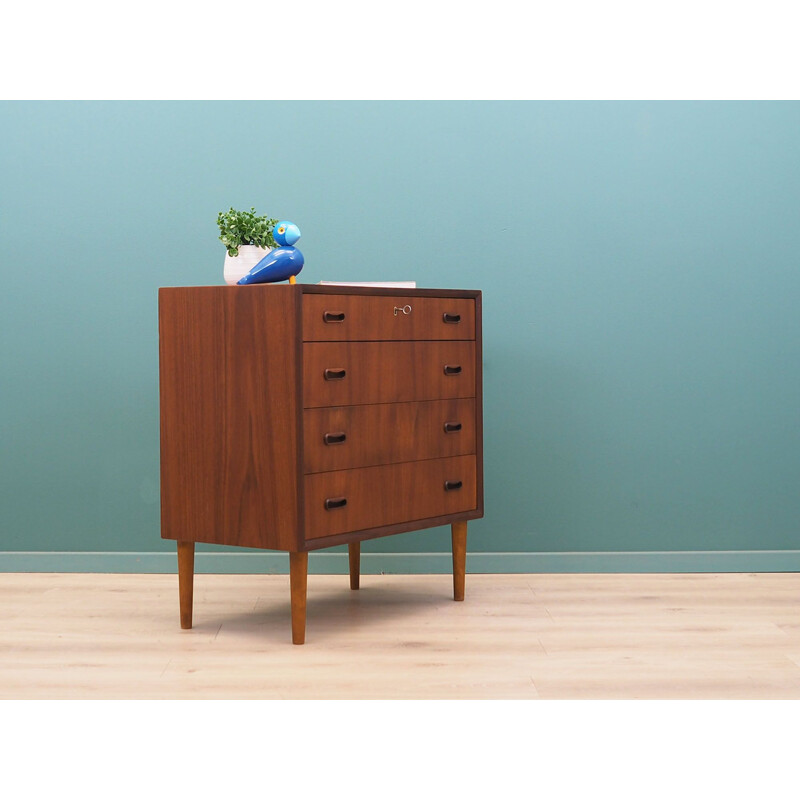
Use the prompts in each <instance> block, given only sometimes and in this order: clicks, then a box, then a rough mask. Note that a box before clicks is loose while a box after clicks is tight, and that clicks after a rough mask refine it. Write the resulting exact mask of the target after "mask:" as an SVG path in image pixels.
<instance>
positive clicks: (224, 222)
mask: <svg viewBox="0 0 800 800" xmlns="http://www.w3.org/2000/svg"><path fill="white" fill-rule="evenodd" d="M277 224H278V220H276V219H270V218H268V217H259V216H256V210H255V209H254V208H251V209H250V210H249V211H236V210H235V209H233V208H231V209H230V210H228V211H220V212H219V214H218V215H217V225H218V226H219V239H220V241H221V242H222V244H224V245H225V249H226V250H227V253H226V255H225V267H224V273H223V274H224V276H225V283H227V284H229V285H232V284H235V283H236V282H237V281H238V280H239V279H240V278H243V277H244V276H245V275H247V273H248V272H250V270H251V269H252V268H253V267H254V266H255V265H256V264H258V262H259V261H261V259H262V258H264V256H265V255H266V254H267V253H269V251H270V250H271V249H272V248H273V247H277V243H276V242H275V239H274V238H273V236H272V229H273V228H274V227H275V226H276V225H277Z"/></svg>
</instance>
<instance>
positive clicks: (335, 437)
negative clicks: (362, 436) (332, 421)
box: [322, 431, 347, 444]
mask: <svg viewBox="0 0 800 800" xmlns="http://www.w3.org/2000/svg"><path fill="white" fill-rule="evenodd" d="M322 439H323V441H324V442H325V444H342V443H343V442H344V441H345V439H347V434H346V433H345V432H344V431H336V433H326V434H325V435H324V436H323V437H322Z"/></svg>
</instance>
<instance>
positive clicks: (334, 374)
mask: <svg viewBox="0 0 800 800" xmlns="http://www.w3.org/2000/svg"><path fill="white" fill-rule="evenodd" d="M459 369H461V367H459ZM345 375H347V372H346V371H345V370H343V369H326V370H325V380H326V381H340V380H342V378H344V376H345Z"/></svg>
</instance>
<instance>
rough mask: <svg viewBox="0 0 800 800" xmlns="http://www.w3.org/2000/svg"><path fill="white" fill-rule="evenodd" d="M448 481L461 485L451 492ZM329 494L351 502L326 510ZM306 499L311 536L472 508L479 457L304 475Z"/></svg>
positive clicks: (474, 498) (424, 517) (374, 526)
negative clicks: (446, 482) (476, 460)
mask: <svg viewBox="0 0 800 800" xmlns="http://www.w3.org/2000/svg"><path fill="white" fill-rule="evenodd" d="M445 481H454V482H455V481H460V482H461V484H462V485H461V487H460V488H458V489H455V490H451V491H447V490H446V489H445ZM328 498H343V499H346V501H347V504H346V505H345V506H343V507H341V508H336V509H334V510H331V511H327V510H326V509H325V500H326V499H328ZM305 504H306V522H307V524H308V530H309V534H310V535H309V538H318V537H321V536H332V535H334V534H337V533H345V532H348V531H353V532H358V531H359V530H362V529H364V528H378V527H380V526H382V525H390V524H392V523H395V522H403V521H407V520H414V519H426V518H429V517H438V516H442V515H446V514H454V513H457V512H459V511H468V510H470V509H474V508H475V506H476V497H475V456H458V457H456V458H437V459H432V460H430V461H416V462H411V463H405V464H389V465H386V466H382V467H364V468H361V469H349V470H337V471H336V472H319V473H316V474H314V475H306V478H305Z"/></svg>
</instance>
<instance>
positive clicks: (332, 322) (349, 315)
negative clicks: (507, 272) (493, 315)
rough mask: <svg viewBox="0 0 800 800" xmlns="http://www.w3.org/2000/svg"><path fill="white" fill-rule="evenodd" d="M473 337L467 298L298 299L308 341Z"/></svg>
mask: <svg viewBox="0 0 800 800" xmlns="http://www.w3.org/2000/svg"><path fill="white" fill-rule="evenodd" d="M474 338H475V301H474V300H471V299H469V298H463V297H453V298H449V297H389V296H386V295H383V296H382V295H347V294H341V295H340V294H306V295H303V339H304V341H307V342H331V341H380V340H395V341H401V340H413V339H447V340H454V339H474Z"/></svg>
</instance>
